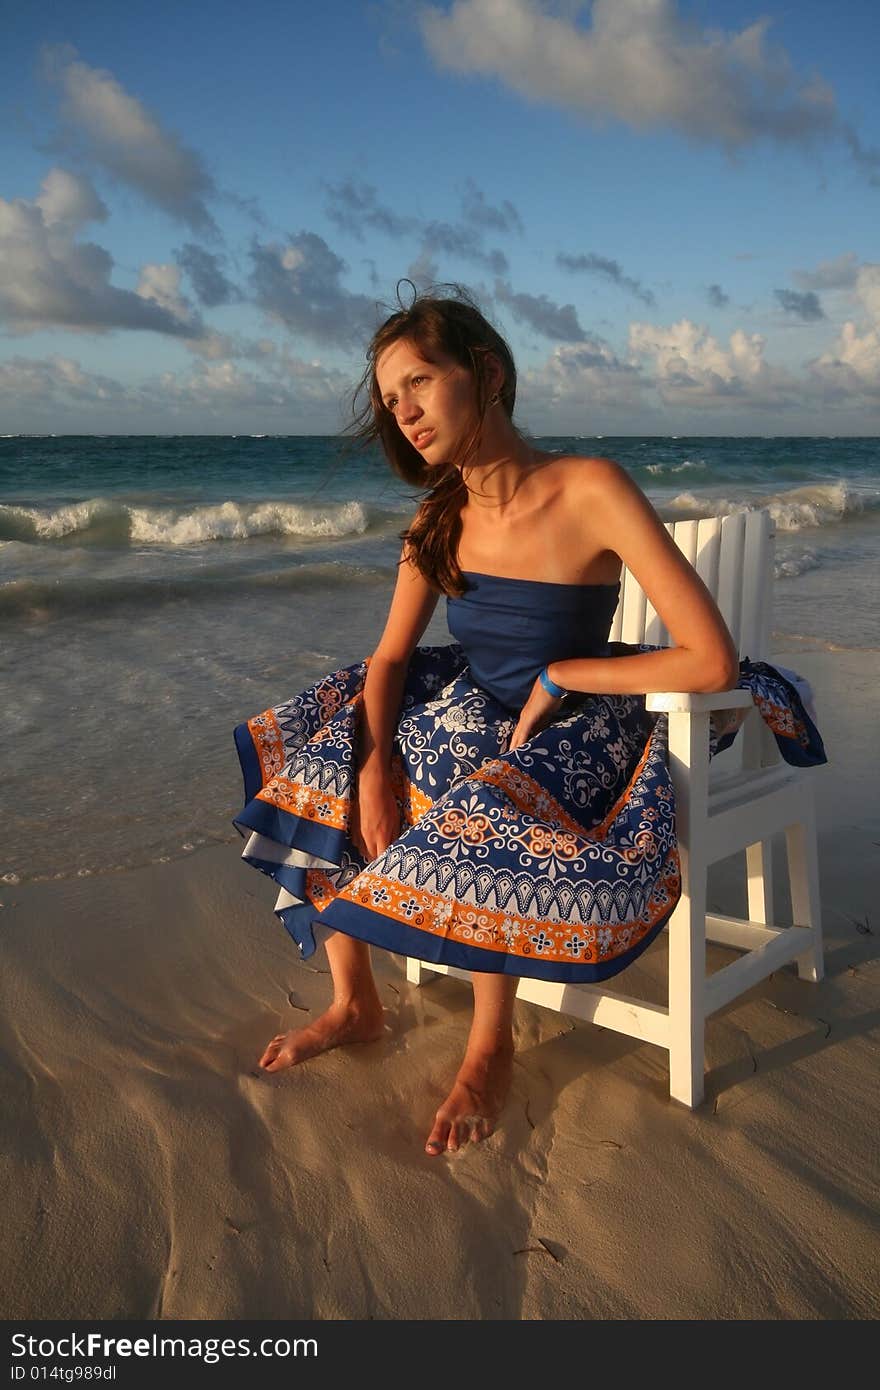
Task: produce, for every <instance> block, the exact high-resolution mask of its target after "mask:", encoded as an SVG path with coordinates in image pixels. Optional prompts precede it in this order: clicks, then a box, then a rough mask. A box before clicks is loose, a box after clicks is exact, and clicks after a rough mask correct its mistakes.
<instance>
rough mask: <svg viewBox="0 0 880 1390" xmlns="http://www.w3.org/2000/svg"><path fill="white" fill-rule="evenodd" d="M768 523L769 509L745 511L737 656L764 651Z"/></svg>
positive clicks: (757, 656)
mask: <svg viewBox="0 0 880 1390" xmlns="http://www.w3.org/2000/svg"><path fill="white" fill-rule="evenodd" d="M770 542H771V523H770V514H769V512H749V513H748V514H747V516H746V535H745V547H744V551H743V575H742V585H743V597H742V618H741V622H740V640H739V652H740V656H750V657H751V658H752V660H761V659H762V658H763V657H764V656H766V655H767V651H766V646H765V642H766V636H765V633H766V630H767V627H768V617H769V608H770V594H771V592H772V585H771V584H769V583H768V580H767V574H768V567H769V564H770Z"/></svg>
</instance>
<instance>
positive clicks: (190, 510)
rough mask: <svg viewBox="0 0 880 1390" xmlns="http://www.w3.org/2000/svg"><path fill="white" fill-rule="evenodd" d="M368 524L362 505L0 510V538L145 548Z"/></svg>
mask: <svg viewBox="0 0 880 1390" xmlns="http://www.w3.org/2000/svg"><path fill="white" fill-rule="evenodd" d="M369 524H370V513H369V510H368V508H367V507H366V506H365V505H364V503H363V502H355V501H352V502H338V503H335V504H330V505H325V506H323V507H319V506H313V505H309V504H306V503H296V502H281V501H277V502H276V501H267V502H231V501H230V502H217V503H212V504H206V505H203V506H192V507H138V506H132V505H128V504H126V503H124V502H116V501H111V500H110V499H107V498H103V497H91V498H88V499H86V500H85V501H82V502H74V503H71V504H70V505H68V506H62V507H56V508H53V509H49V510H41V509H40V508H37V507H21V506H0V538H5V539H8V540H20V541H31V542H34V541H53V540H61V539H63V538H65V537H68V536H76V537H77V538H78V539H81V540H83V541H88V540H89V539H100V540H102V541H105V542H106V541H113V540H115V541H117V542H118V543H122V542H124V541H126V540H131V541H134V542H137V543H138V544H142V545H143V544H146V545H167V546H175V545H198V544H200V543H203V542H205V541H220V540H248V539H249V538H250V537H252V536H271V535H275V536H316V537H320V536H325V537H331V538H332V537H342V536H357V535H362V534H363V533H364V531H366V529H367V527H368V526H369Z"/></svg>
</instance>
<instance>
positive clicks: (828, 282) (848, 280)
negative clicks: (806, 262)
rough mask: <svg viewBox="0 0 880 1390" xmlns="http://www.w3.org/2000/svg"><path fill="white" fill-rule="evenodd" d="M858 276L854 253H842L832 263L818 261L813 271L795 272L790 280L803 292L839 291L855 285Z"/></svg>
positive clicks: (856, 259) (857, 264)
mask: <svg viewBox="0 0 880 1390" xmlns="http://www.w3.org/2000/svg"><path fill="white" fill-rule="evenodd" d="M858 274H859V258H858V256H857V255H856V253H855V251H844V252H843V253H842V254H841V255H840V256H836V257H835V258H834V260H832V261H820V262H819V264H818V265H817V266H816V267H815V268H814V269H813V270H795V271H794V272H793V274H792V277H791V278H792V279H793V280H794V282H795V284H796V285H800V287H801V289H804V290H841V289H850V288H851V287H852V286H853V285H855V283H856V280H857V279H858Z"/></svg>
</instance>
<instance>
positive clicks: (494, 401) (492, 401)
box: [489, 391, 501, 405]
mask: <svg viewBox="0 0 880 1390" xmlns="http://www.w3.org/2000/svg"><path fill="white" fill-rule="evenodd" d="M500 400H501V397H500V396H499V394H498V392H497V391H496V392H495V395H494V396H490V397H489V405H497V404H498V402H499V401H500Z"/></svg>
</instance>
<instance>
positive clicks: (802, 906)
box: [785, 789, 825, 983]
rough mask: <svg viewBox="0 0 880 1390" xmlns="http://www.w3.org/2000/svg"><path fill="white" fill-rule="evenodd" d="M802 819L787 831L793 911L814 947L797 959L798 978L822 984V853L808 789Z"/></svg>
mask: <svg viewBox="0 0 880 1390" xmlns="http://www.w3.org/2000/svg"><path fill="white" fill-rule="evenodd" d="M805 797H806V800H805V805H804V810H803V814H802V816H801V819H800V820H799V821H798V822H797V823H796V824H795V825H789V826H787V828H786V831H785V841H786V847H787V850H788V876H789V882H790V884H791V910H792V916H793V918H794V925H795V926H797V927H809V928H810V929H811V931H812V938H813V945H812V946H811V948H810V950H809V951H805V952H804V954H803V955H802V956H798V957H797V969H798V977H799V978H800V979H801V980H811V981H813V982H814V983H818V981H819V980H821V979H822V977H823V976H824V974H825V959H824V953H823V950H822V904H821V902H820V899H819V851H818V842H817V836H816V812H815V809H814V806H813V798H812V792H811V790H806V789H805Z"/></svg>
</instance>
